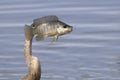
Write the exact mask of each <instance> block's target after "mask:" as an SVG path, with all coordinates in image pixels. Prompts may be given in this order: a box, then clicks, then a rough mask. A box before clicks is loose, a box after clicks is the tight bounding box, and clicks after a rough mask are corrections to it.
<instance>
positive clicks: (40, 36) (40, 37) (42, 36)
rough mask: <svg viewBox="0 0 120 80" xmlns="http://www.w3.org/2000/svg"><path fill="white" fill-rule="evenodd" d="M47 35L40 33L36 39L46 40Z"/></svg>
mask: <svg viewBox="0 0 120 80" xmlns="http://www.w3.org/2000/svg"><path fill="white" fill-rule="evenodd" d="M46 37H47V36H45V35H42V34H38V35H37V36H36V41H41V40H44V39H45V38H46Z"/></svg>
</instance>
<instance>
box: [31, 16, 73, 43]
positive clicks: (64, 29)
mask: <svg viewBox="0 0 120 80" xmlns="http://www.w3.org/2000/svg"><path fill="white" fill-rule="evenodd" d="M31 26H32V29H33V34H34V35H37V36H36V40H38V41H39V40H44V39H45V38H47V37H50V36H53V37H54V38H53V40H52V41H56V40H57V39H58V36H60V35H64V34H67V33H70V32H71V31H72V26H69V25H67V24H66V23H64V22H62V21H60V20H58V18H57V17H56V16H45V17H42V18H38V19H35V20H34V22H33V24H32V25H31Z"/></svg>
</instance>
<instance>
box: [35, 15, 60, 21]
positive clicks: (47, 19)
mask: <svg viewBox="0 0 120 80" xmlns="http://www.w3.org/2000/svg"><path fill="white" fill-rule="evenodd" d="M51 21H58V17H57V16H54V15H53V16H45V17H42V18H37V19H34V20H33V22H34V23H45V22H51Z"/></svg>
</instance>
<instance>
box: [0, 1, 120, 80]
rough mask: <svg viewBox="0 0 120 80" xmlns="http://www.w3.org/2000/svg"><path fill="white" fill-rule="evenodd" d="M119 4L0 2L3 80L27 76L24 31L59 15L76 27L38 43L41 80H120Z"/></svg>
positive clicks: (35, 45)
mask: <svg viewBox="0 0 120 80" xmlns="http://www.w3.org/2000/svg"><path fill="white" fill-rule="evenodd" d="M119 14H120V1H119V0H100V1H99V0H84V1H83V0H66V1H65V0H60V1H56V0H52V1H51V0H45V1H42V0H11V1H8V0H3V1H2V0H1V1H0V50H1V52H0V80H19V79H20V78H21V77H23V76H24V75H25V74H26V73H27V67H26V64H25V61H24V55H23V48H24V31H23V28H24V25H25V24H29V25H30V24H31V23H32V21H33V19H35V18H38V17H42V16H46V15H56V16H58V17H59V19H60V20H62V21H64V22H65V23H67V24H69V25H72V26H74V30H73V32H72V33H70V34H68V35H64V36H61V37H60V38H59V40H58V42H56V43H54V44H50V41H51V39H52V38H48V39H46V40H45V41H41V42H36V41H35V40H33V55H35V56H37V57H38V58H39V59H40V61H41V65H42V79H41V80H120V35H119V34H120V16H119Z"/></svg>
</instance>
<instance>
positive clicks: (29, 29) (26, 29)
mask: <svg viewBox="0 0 120 80" xmlns="http://www.w3.org/2000/svg"><path fill="white" fill-rule="evenodd" d="M24 32H25V38H26V39H28V40H29V39H32V38H33V31H32V27H31V26H29V25H25V26H24Z"/></svg>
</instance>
